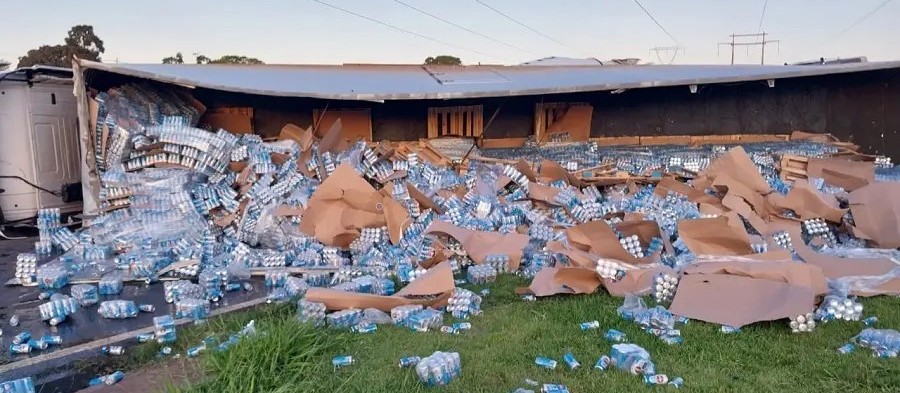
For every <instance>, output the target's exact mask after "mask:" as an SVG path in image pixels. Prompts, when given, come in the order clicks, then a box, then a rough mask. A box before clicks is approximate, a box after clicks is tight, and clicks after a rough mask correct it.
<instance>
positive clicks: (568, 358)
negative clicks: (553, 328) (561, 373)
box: [563, 352, 581, 370]
mask: <svg viewBox="0 0 900 393" xmlns="http://www.w3.org/2000/svg"><path fill="white" fill-rule="evenodd" d="M563 361H564V362H566V366H569V370H574V369H576V368H578V367H580V366H581V363H578V360H577V359H575V355H573V354H572V353H571V352H569V353H566V354H565V355H563Z"/></svg>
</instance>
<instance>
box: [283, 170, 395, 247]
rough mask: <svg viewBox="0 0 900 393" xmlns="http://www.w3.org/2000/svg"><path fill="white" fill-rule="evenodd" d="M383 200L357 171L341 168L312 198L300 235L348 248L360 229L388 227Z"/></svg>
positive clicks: (304, 215) (302, 222)
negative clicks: (303, 234)
mask: <svg viewBox="0 0 900 393" xmlns="http://www.w3.org/2000/svg"><path fill="white" fill-rule="evenodd" d="M383 200H384V197H383V196H382V195H381V194H379V193H378V191H376V190H375V189H374V188H372V186H371V185H370V184H369V183H368V182H366V181H365V179H363V178H362V177H361V176H360V175H359V173H357V172H356V170H354V169H353V168H352V167H350V166H349V164H341V165H340V166H338V167H337V169H335V171H334V172H333V173H332V174H331V176H329V177H328V178H327V179H325V181H323V182H322V184H321V185H320V186H319V188H317V189H316V191H315V192H314V193H313V195H312V196H311V197H310V199H309V204H308V206H307V209H306V210H305V211H304V212H303V217H302V218H301V220H300V231H302V232H303V233H305V234H307V235H309V236H313V237H315V238H316V239H317V240H319V241H320V242H322V243H323V244H325V245H329V246H336V247H343V248H346V247H349V245H350V242H352V241H353V240H354V239H355V238H356V237H358V236H359V233H360V231H359V230H360V229H362V228H367V227H379V226H384V225H387V222H386V220H385V218H384V205H383ZM354 235H355V237H354Z"/></svg>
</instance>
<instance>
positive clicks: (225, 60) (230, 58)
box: [197, 55, 266, 65]
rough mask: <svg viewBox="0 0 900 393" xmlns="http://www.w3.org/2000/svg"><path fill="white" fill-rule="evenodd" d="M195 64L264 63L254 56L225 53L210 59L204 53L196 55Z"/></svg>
mask: <svg viewBox="0 0 900 393" xmlns="http://www.w3.org/2000/svg"><path fill="white" fill-rule="evenodd" d="M197 64H243V65H249V64H266V63H263V61H262V60H260V59H257V58H255V57H247V56H238V55H225V56H222V57H220V58H218V59H210V58H209V57H206V56H204V55H197Z"/></svg>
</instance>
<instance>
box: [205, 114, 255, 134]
mask: <svg viewBox="0 0 900 393" xmlns="http://www.w3.org/2000/svg"><path fill="white" fill-rule="evenodd" d="M200 123H201V124H207V125H209V126H210V129H212V130H218V129H219V128H222V129H225V130H227V131H228V132H231V133H232V134H252V133H253V118H252V117H251V116H247V115H242V114H231V113H218V112H207V113H206V114H205V115H204V116H203V118H202V119H200Z"/></svg>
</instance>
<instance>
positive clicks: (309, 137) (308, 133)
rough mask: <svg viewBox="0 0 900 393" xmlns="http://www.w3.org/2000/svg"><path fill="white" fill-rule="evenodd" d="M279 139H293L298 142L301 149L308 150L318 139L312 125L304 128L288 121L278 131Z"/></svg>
mask: <svg viewBox="0 0 900 393" xmlns="http://www.w3.org/2000/svg"><path fill="white" fill-rule="evenodd" d="M278 140H280V141H285V140H291V141H294V142H297V146H299V147H300V151H308V150H309V149H310V148H311V147H312V145H313V142H315V141H316V137H315V136H314V135H313V132H312V127H310V128H307V129H303V128H300V127H298V126H296V125H294V124H291V123H288V124H285V125H284V127H282V128H281V132H279V133H278Z"/></svg>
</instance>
